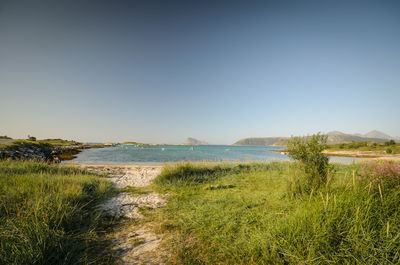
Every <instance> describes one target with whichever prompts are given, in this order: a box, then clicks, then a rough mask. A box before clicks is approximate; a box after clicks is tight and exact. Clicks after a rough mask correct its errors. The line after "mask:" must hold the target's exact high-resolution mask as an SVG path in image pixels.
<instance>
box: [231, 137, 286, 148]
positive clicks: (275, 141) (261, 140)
mask: <svg viewBox="0 0 400 265" xmlns="http://www.w3.org/2000/svg"><path fill="white" fill-rule="evenodd" d="M288 139H289V138H287V137H258V138H245V139H241V140H239V141H237V142H236V143H234V145H277V146H279V145H286V142H287V140H288Z"/></svg>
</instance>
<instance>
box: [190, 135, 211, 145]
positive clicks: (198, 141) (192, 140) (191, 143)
mask: <svg viewBox="0 0 400 265" xmlns="http://www.w3.org/2000/svg"><path fill="white" fill-rule="evenodd" d="M185 144H187V145H206V144H208V143H207V142H206V141H201V140H197V139H195V138H192V137H189V138H187V139H186V141H185Z"/></svg>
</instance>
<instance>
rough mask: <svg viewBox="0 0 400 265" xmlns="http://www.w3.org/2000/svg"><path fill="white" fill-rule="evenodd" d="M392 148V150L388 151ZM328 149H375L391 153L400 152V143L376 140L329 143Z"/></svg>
mask: <svg viewBox="0 0 400 265" xmlns="http://www.w3.org/2000/svg"><path fill="white" fill-rule="evenodd" d="M388 149H390V150H391V151H392V152H391V153H390V151H389V152H387V151H388ZM327 150H328V151H353V150H356V151H375V152H380V153H390V154H400V143H395V144H389V142H385V143H375V142H352V143H343V144H335V145H329V146H328V149H327Z"/></svg>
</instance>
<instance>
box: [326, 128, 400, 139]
mask: <svg viewBox="0 0 400 265" xmlns="http://www.w3.org/2000/svg"><path fill="white" fill-rule="evenodd" d="M328 135H347V136H357V137H363V138H369V139H384V140H400V138H399V137H394V136H390V135H388V134H386V133H383V132H380V131H377V130H373V131H370V132H369V133H366V134H361V133H354V134H345V133H342V132H339V131H332V132H329V133H328Z"/></svg>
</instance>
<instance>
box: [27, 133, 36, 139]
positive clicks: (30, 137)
mask: <svg viewBox="0 0 400 265" xmlns="http://www.w3.org/2000/svg"><path fill="white" fill-rule="evenodd" d="M28 140H29V141H36V137H34V136H30V135H29V134H28Z"/></svg>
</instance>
